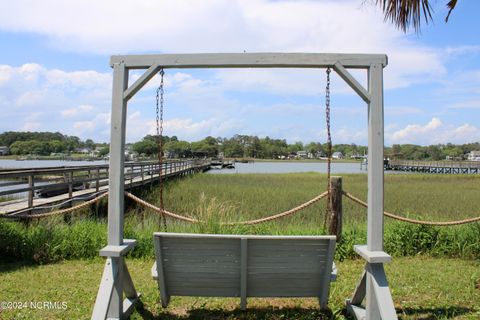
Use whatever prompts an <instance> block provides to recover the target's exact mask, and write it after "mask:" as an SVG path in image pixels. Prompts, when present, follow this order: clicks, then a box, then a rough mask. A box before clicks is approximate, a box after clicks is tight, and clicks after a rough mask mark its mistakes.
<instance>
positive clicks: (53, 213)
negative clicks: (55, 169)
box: [0, 192, 108, 220]
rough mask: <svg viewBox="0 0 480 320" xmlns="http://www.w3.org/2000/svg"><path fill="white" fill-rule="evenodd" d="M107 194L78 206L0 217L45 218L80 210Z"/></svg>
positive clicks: (0, 215)
mask: <svg viewBox="0 0 480 320" xmlns="http://www.w3.org/2000/svg"><path fill="white" fill-rule="evenodd" d="M107 195H108V192H105V193H103V194H101V195H99V196H98V197H95V198H93V199H91V200H88V201H85V202H82V203H80V204H78V205H76V206H73V207H70V208H66V209H61V210H55V211H50V212H44V213H31V214H0V218H3V219H12V220H13V219H32V218H45V217H51V216H56V215H61V214H66V213H70V212H72V211H75V210H79V209H82V208H84V207H87V206H89V205H91V204H93V203H95V202H97V201H100V200H101V199H103V198H104V197H106V196H107ZM72 200H75V198H73V199H72Z"/></svg>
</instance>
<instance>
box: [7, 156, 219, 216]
mask: <svg viewBox="0 0 480 320" xmlns="http://www.w3.org/2000/svg"><path fill="white" fill-rule="evenodd" d="M209 168H210V161H205V160H179V161H167V162H165V163H164V164H163V170H162V176H163V177H164V178H169V177H174V176H181V175H185V174H191V173H195V172H199V171H205V170H208V169H209ZM158 174H159V165H158V162H153V161H149V162H130V163H125V172H124V176H125V189H126V190H127V189H131V188H135V187H139V186H143V185H147V184H151V183H154V182H155V181H158V180H159V175H158ZM108 178H109V172H108V165H107V164H106V165H93V166H78V167H57V168H35V169H5V170H0V197H6V198H7V199H8V198H12V199H11V200H8V201H4V202H0V214H13V215H15V214H21V213H31V212H39V211H48V210H51V209H53V208H61V207H68V206H72V205H73V203H74V202H81V201H86V200H89V199H91V198H94V197H96V196H98V195H99V194H101V193H104V192H106V191H108Z"/></svg>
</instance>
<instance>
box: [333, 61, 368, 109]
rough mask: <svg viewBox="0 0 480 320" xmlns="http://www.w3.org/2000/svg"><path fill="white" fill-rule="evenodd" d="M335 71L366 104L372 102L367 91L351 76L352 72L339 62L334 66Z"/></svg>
mask: <svg viewBox="0 0 480 320" xmlns="http://www.w3.org/2000/svg"><path fill="white" fill-rule="evenodd" d="M333 69H334V70H335V71H336V72H337V74H338V75H339V76H340V78H342V79H343V80H344V81H345V82H346V83H347V84H348V85H349V86H350V87H351V88H352V89H353V91H355V92H356V93H357V94H358V95H359V96H360V98H362V99H363V101H365V102H366V103H369V102H370V94H369V93H368V91H367V90H365V88H364V87H363V86H362V85H361V84H360V83H359V82H358V81H357V80H356V79H355V78H354V77H353V76H352V75H351V74H350V72H348V71H347V69H345V67H344V66H343V65H342V64H341V63H340V62H337V63H335V65H334V66H333Z"/></svg>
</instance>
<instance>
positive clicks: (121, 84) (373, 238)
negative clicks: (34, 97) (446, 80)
mask: <svg viewBox="0 0 480 320" xmlns="http://www.w3.org/2000/svg"><path fill="white" fill-rule="evenodd" d="M110 64H111V66H112V68H113V90H112V91H113V93H112V112H111V131H110V166H109V170H110V172H111V173H112V174H110V177H109V195H108V245H107V246H106V247H105V248H103V249H102V250H100V255H101V256H104V257H106V263H105V269H104V272H103V276H102V280H101V282H100V287H99V290H98V294H97V299H96V302H95V307H94V310H93V314H92V319H107V318H108V319H122V318H126V317H128V315H129V314H130V313H131V312H132V311H133V307H134V304H135V303H136V302H137V301H138V300H139V294H138V293H137V292H136V290H135V287H134V285H133V281H132V279H131V276H130V273H129V272H128V269H127V266H126V263H125V259H124V256H125V255H126V254H127V253H128V252H129V251H130V250H131V249H133V247H134V246H135V243H136V242H135V240H132V239H124V183H123V182H124V161H125V156H124V154H125V153H124V151H125V135H126V119H127V117H126V116H127V103H128V101H129V100H130V99H131V98H132V97H133V96H134V95H135V94H136V93H137V92H138V91H139V90H140V89H141V88H142V87H143V86H144V85H145V84H146V83H147V82H148V81H149V80H150V79H152V78H153V77H154V76H155V75H156V74H157V73H158V72H159V71H160V69H162V68H163V69H196V68H314V69H320V68H322V69H323V68H329V67H330V68H333V70H335V72H336V73H337V74H338V75H339V76H340V77H341V78H342V79H343V80H344V81H345V82H346V83H347V84H348V85H349V86H350V87H351V88H352V89H353V90H354V91H355V92H356V93H357V94H358V95H359V96H360V97H361V98H362V99H363V100H364V101H365V102H366V103H367V104H368V149H369V152H368V223H367V245H362V246H355V251H356V252H357V253H358V254H359V255H360V256H362V257H363V258H364V259H365V261H366V266H365V271H364V272H363V274H362V276H361V279H360V281H359V283H358V284H357V287H356V289H355V292H354V294H353V296H352V298H351V299H350V300H347V302H346V304H347V309H348V311H349V312H350V313H351V314H352V315H353V316H354V317H355V318H357V319H363V318H365V317H366V319H375V320H376V319H397V315H396V312H395V308H394V305H393V300H392V297H391V293H390V289H389V286H388V281H387V277H386V275H385V271H384V266H383V264H384V263H387V262H390V261H391V257H390V256H389V255H388V254H386V253H385V252H384V251H383V233H384V221H383V211H384V172H383V158H384V156H383V147H384V120H383V119H384V116H383V68H384V67H385V66H386V65H387V56H386V55H384V54H323V53H212V54H210V53H208V54H159V55H124V56H112V57H111V60H110ZM136 69H143V70H145V69H146V71H145V72H144V73H143V75H142V76H141V77H140V78H138V79H137V80H136V81H135V82H134V83H132V84H131V85H129V81H128V80H129V71H130V70H136ZM347 69H363V70H367V71H368V86H367V89H366V88H364V87H363V86H362V85H361V84H360V83H359V82H358V81H357V80H356V79H355V78H354V77H353V76H352V75H351V74H350V73H349V72H348V70H347ZM124 293H125V296H126V299H125V300H123V295H124ZM364 299H365V307H362V306H361V303H362V301H363V300H364Z"/></svg>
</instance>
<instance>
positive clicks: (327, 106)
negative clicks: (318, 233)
mask: <svg viewBox="0 0 480 320" xmlns="http://www.w3.org/2000/svg"><path fill="white" fill-rule="evenodd" d="M330 72H331V70H330V68H327V71H326V73H327V85H326V87H325V119H326V122H327V156H328V157H327V192H328V196H327V207H326V210H325V217H324V220H323V229H324V230H327V221H328V218H329V217H330V215H331V211H332V192H331V189H332V185H331V182H330V172H331V165H332V135H331V132H330Z"/></svg>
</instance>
